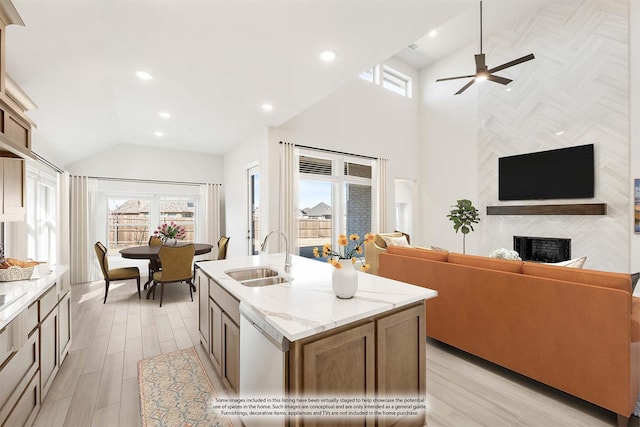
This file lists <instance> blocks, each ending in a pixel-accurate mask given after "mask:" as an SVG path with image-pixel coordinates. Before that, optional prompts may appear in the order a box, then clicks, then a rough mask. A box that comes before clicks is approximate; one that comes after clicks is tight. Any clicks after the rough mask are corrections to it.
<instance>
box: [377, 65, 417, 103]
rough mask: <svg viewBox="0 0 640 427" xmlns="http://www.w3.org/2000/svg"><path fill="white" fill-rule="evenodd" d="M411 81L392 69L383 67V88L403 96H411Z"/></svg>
mask: <svg viewBox="0 0 640 427" xmlns="http://www.w3.org/2000/svg"><path fill="white" fill-rule="evenodd" d="M410 83H411V79H410V78H409V77H407V76H405V75H403V74H402V73H399V72H398V71H396V70H394V69H393V68H390V67H386V66H385V67H383V70H382V87H384V88H385V89H387V90H390V91H391V92H394V93H397V94H398V95H402V96H409V97H410V94H409V87H410Z"/></svg>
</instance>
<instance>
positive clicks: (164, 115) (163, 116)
mask: <svg viewBox="0 0 640 427" xmlns="http://www.w3.org/2000/svg"><path fill="white" fill-rule="evenodd" d="M158 115H159V116H160V117H162V118H163V119H170V118H171V114H169V113H167V112H166V111H160V112H159V113H158Z"/></svg>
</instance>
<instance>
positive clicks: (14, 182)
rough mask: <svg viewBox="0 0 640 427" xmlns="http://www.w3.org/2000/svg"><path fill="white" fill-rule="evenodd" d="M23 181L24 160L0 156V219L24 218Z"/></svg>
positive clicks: (19, 219) (24, 173)
mask: <svg viewBox="0 0 640 427" xmlns="http://www.w3.org/2000/svg"><path fill="white" fill-rule="evenodd" d="M25 182H26V169H25V162H24V160H22V159H18V158H12V157H0V205H1V206H0V221H21V220H24V218H25V213H26V208H25V187H26V185H25Z"/></svg>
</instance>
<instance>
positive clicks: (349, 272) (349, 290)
mask: <svg viewBox="0 0 640 427" xmlns="http://www.w3.org/2000/svg"><path fill="white" fill-rule="evenodd" d="M339 262H340V264H341V265H342V268H335V267H334V269H333V275H332V277H331V286H332V288H333V293H335V294H336V296H337V297H338V298H342V299H349V298H351V297H353V295H354V294H355V293H356V291H357V290H358V273H357V272H356V270H355V268H354V267H353V263H352V262H351V260H350V259H341V260H339Z"/></svg>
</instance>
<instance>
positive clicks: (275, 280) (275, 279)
mask: <svg viewBox="0 0 640 427" xmlns="http://www.w3.org/2000/svg"><path fill="white" fill-rule="evenodd" d="M286 281H287V279H285V278H284V277H282V276H272V277H263V278H261V279H251V280H243V281H241V282H240V284H242V285H244V286H249V287H258V286H270V285H277V284H279V283H284V282H286Z"/></svg>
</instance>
